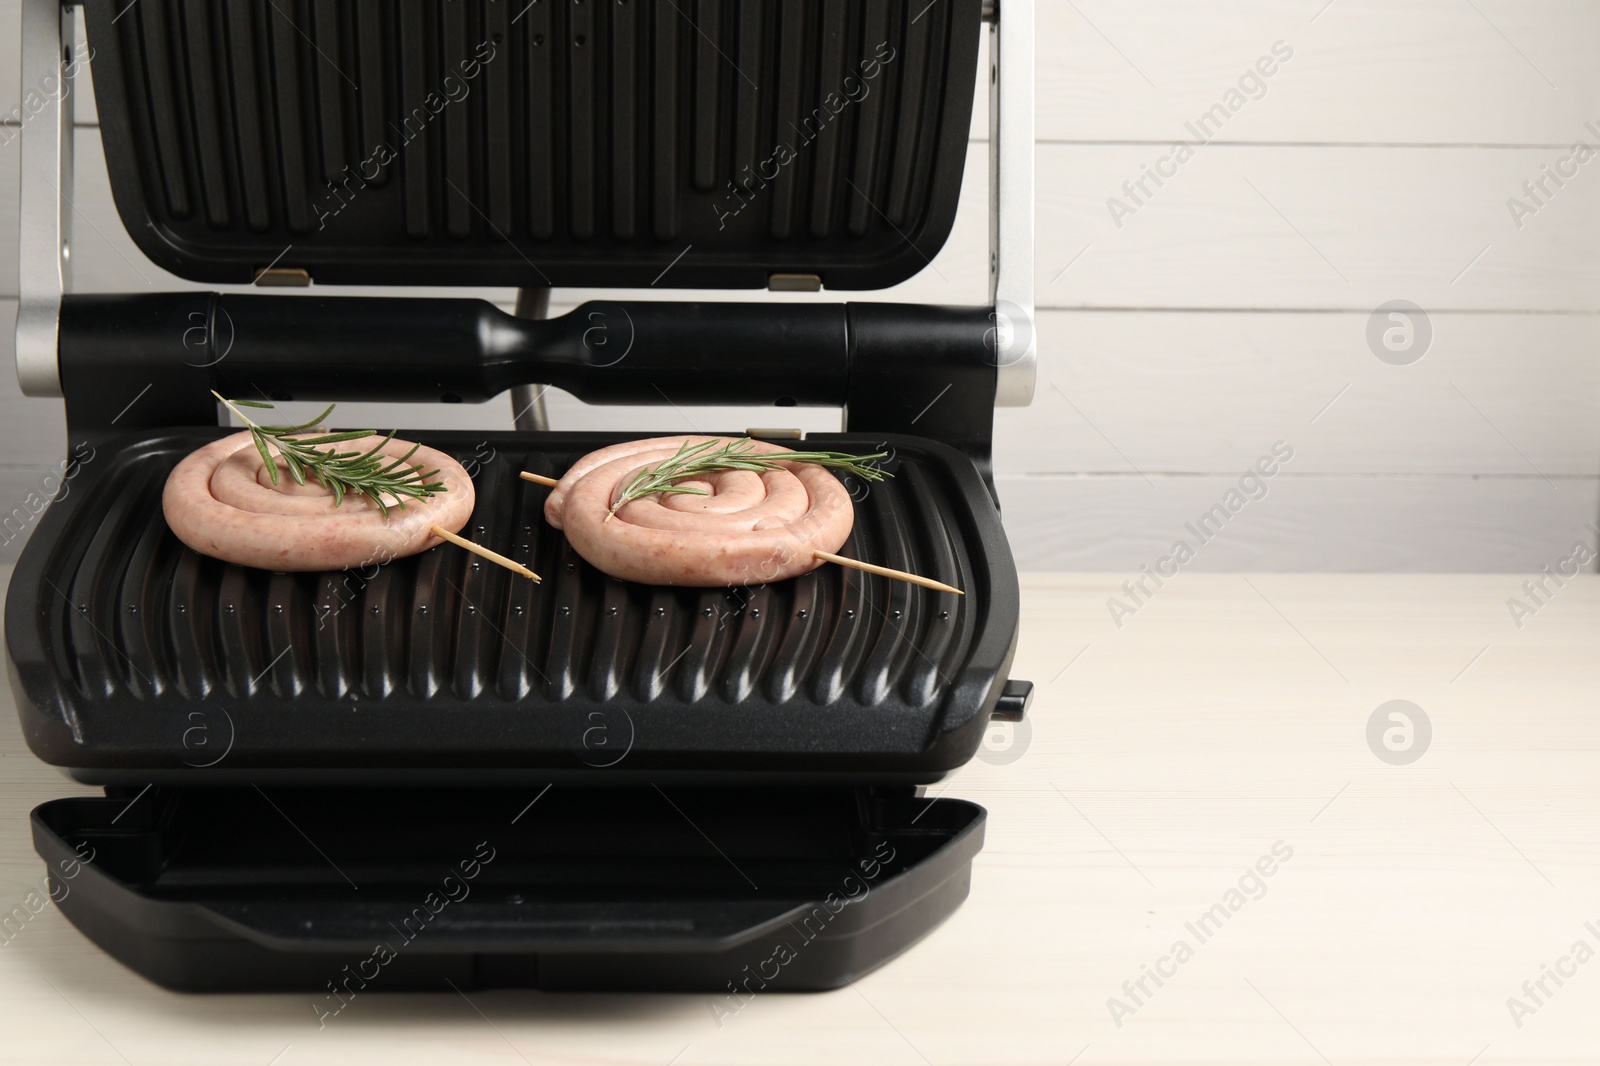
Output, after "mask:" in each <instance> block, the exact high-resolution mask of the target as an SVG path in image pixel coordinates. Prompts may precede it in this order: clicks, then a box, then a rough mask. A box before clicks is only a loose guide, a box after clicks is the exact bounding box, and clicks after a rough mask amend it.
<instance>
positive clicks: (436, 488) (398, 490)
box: [212, 392, 448, 519]
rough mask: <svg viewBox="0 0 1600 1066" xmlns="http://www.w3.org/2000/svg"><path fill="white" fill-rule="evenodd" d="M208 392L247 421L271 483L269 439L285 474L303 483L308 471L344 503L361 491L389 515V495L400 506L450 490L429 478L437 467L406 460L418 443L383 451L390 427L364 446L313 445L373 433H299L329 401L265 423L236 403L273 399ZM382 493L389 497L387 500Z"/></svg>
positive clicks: (314, 424) (274, 462)
mask: <svg viewBox="0 0 1600 1066" xmlns="http://www.w3.org/2000/svg"><path fill="white" fill-rule="evenodd" d="M212 395H213V396H216V397H217V399H218V400H220V401H221V402H222V403H223V404H224V405H226V406H227V407H228V408H229V410H231V411H233V413H234V414H236V415H238V416H239V418H240V419H241V420H242V421H243V422H244V423H245V424H246V425H247V426H249V427H250V437H251V440H252V441H253V442H254V444H255V446H256V450H257V451H258V452H260V453H261V461H262V462H263V463H265V464H266V467H267V475H268V477H270V478H271V479H272V483H273V484H274V485H276V484H278V459H277V458H275V457H274V456H273V454H272V451H270V450H269V444H270V446H271V448H272V449H275V450H276V452H277V456H278V457H279V458H281V459H282V461H283V465H284V467H285V469H287V470H288V471H289V476H290V477H292V478H294V480H295V482H296V484H300V485H304V484H305V483H306V480H305V479H306V475H307V474H309V475H310V476H312V477H314V478H315V479H316V480H317V481H319V482H320V483H322V484H323V485H324V486H326V487H327V489H328V491H329V492H330V493H332V495H333V505H334V506H335V507H338V506H340V505H341V504H343V503H344V501H345V498H346V497H348V496H352V495H354V496H364V497H366V498H367V499H369V500H371V501H372V502H373V503H374V504H376V505H377V507H378V510H379V512H381V513H382V515H383V516H384V518H385V519H387V518H388V517H389V507H390V504H391V501H392V503H393V504H395V505H398V506H399V507H400V508H401V509H402V510H403V509H404V508H405V500H406V499H423V498H425V497H428V496H431V495H433V494H434V493H436V492H446V491H448V486H446V485H445V484H444V483H443V482H442V481H436V480H433V479H434V478H435V477H437V475H438V473H439V471H438V470H428V471H421V470H418V469H416V468H415V467H412V466H409V465H408V464H409V462H410V460H411V457H412V456H414V455H415V454H416V453H417V449H418V448H420V447H421V445H420V444H414V445H412V446H411V450H410V451H408V452H406V453H405V455H403V456H401V457H400V458H398V459H393V460H391V458H390V457H389V456H387V455H383V454H381V452H382V451H383V448H384V446H385V445H387V444H388V443H389V442H390V441H392V440H393V439H394V431H393V430H391V431H390V432H389V433H388V435H387V436H384V437H382V438H381V439H379V440H378V442H377V443H376V444H374V445H373V446H372V447H371V448H368V449H367V450H365V451H358V450H354V449H350V450H343V451H341V450H339V449H337V448H329V449H322V448H319V447H317V445H324V444H343V443H346V442H349V441H354V440H362V439H365V438H367V437H373V436H376V435H377V434H376V433H375V432H374V431H373V430H341V431H339V432H336V433H327V432H324V433H322V434H320V435H317V436H300V434H305V433H311V432H314V431H316V430H317V429H319V428H320V427H321V426H322V424H323V422H325V421H327V418H328V416H329V415H330V414H332V413H333V411H334V405H332V404H329V405H328V407H327V409H326V410H324V411H323V412H322V413H321V414H319V415H318V416H317V417H316V418H314V419H311V420H310V421H308V422H300V423H296V424H293V425H281V426H266V425H260V424H258V423H256V422H254V421H252V420H251V419H250V417H249V416H247V415H246V414H245V413H244V412H243V411H241V410H239V408H240V407H241V406H242V407H259V408H268V409H270V408H272V406H273V405H272V404H269V403H263V402H260V401H257V400H229V399H227V398H225V397H223V396H221V395H220V394H218V393H215V392H213V393H212ZM386 496H387V497H389V500H385V498H384V497H386Z"/></svg>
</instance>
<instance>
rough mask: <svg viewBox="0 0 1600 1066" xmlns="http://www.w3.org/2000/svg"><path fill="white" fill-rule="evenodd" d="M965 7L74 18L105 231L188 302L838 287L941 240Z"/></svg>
mask: <svg viewBox="0 0 1600 1066" xmlns="http://www.w3.org/2000/svg"><path fill="white" fill-rule="evenodd" d="M980 7H981V3H980V0H946V2H945V3H940V4H925V3H923V2H921V0H917V2H901V0H897V2H894V3H891V2H889V0H856V2H848V3H847V2H845V0H783V2H782V3H781V4H774V3H767V2H763V0H700V2H698V3H689V2H687V0H685V2H684V3H672V2H670V0H659V2H654V3H647V2H643V0H640V2H635V3H627V2H622V0H619V2H617V3H611V4H599V3H591V4H583V3H558V2H554V0H541V2H534V3H527V4H526V5H524V4H522V3H502V2H497V0H381V2H380V0H360V2H359V3H343V4H341V3H334V2H332V0H220V2H216V3H194V2H193V0H187V2H185V0H87V3H85V5H84V8H85V10H86V12H87V24H88V32H89V40H90V44H91V45H92V47H93V49H94V52H93V70H94V78H95V90H96V96H97V99H98V102H99V110H100V122H101V137H102V139H103V141H104V144H105V151H106V159H107V163H108V166H109V170H110V175H111V185H112V192H113V194H114V195H115V199H116V203H117V209H118V211H119V213H120V214H121V215H122V219H123V222H124V224H125V225H126V226H127V228H128V231H129V233H130V234H131V235H132V237H133V239H134V241H135V242H136V243H137V244H138V245H139V247H140V248H141V250H143V251H144V253H145V254H146V255H147V256H149V257H150V259H152V260H153V261H154V262H156V263H157V264H159V265H160V266H162V267H164V268H166V269H167V270H170V271H172V272H173V273H176V274H178V275H180V276H182V277H186V278H190V279H193V280H196V281H207V282H218V283H227V282H250V281H252V280H254V279H255V277H256V274H257V271H259V270H261V269H263V268H266V267H268V266H274V267H276V268H277V269H279V270H285V269H288V270H291V271H299V270H303V271H305V272H307V274H309V276H310V277H311V278H312V279H314V280H315V281H318V282H322V283H332V284H385V285H401V284H411V285H422V284H426V285H441V284H445V285H451V284H454V285H518V286H527V287H534V286H544V287H549V286H562V287H573V286H589V287H643V286H648V285H667V286H685V287H702V288H759V287H764V286H767V285H768V284H769V280H770V279H772V278H773V276H774V275H799V276H800V277H799V279H798V280H796V279H794V278H790V279H787V280H786V281H784V280H783V279H780V281H781V282H782V283H786V284H804V283H805V282H806V281H807V280H808V279H809V278H810V277H811V276H816V277H817V278H820V279H821V281H822V283H823V284H825V285H826V286H828V287H829V288H835V289H868V288H883V287H887V286H889V285H893V284H895V283H897V282H900V281H903V280H904V279H906V278H908V277H910V276H911V275H912V274H914V273H916V272H917V271H918V270H920V269H922V268H923V267H924V266H925V265H926V263H927V261H928V259H929V258H931V257H932V256H933V254H934V253H935V252H937V251H938V249H939V248H940V246H942V245H943V243H944V241H945V239H946V237H947V236H948V234H949V231H950V227H951V224H952V222H953V220H954V217H955V209H956V198H957V194H958V193H959V191H960V185H961V176H962V168H963V165H964V163H965V158H966V148H967V135H968V129H969V122H970V119H971V113H972V102H973V93H974V76H975V70H976V63H977V44H978V34H979V28H980V27H979V24H980V16H981V11H980ZM518 9H520V11H519V10H518Z"/></svg>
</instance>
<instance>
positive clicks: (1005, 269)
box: [986, 0, 1039, 407]
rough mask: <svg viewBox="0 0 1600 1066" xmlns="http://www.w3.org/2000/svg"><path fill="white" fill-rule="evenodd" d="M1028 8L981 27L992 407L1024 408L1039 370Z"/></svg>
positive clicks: (1004, 1) (1007, 8) (1015, 6)
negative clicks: (985, 44) (985, 48)
mask: <svg viewBox="0 0 1600 1066" xmlns="http://www.w3.org/2000/svg"><path fill="white" fill-rule="evenodd" d="M1033 3H1034V0H999V2H998V3H997V4H996V5H995V8H994V12H993V18H994V21H993V22H992V23H991V24H990V26H989V295H990V299H991V300H992V301H993V303H994V323H995V326H994V339H995V345H994V357H995V361H996V362H997V363H998V364H999V380H998V381H997V382H996V388H995V397H994V403H995V406H996V407H1026V406H1028V405H1029V404H1030V403H1032V402H1033V391H1034V384H1035V379H1036V378H1037V376H1038V366H1039V337H1038V331H1037V330H1036V329H1035V328H1034V312H1033V34H1034V19H1033ZM986 13H987V12H986ZM1002 59H1003V60H1004V62H1002Z"/></svg>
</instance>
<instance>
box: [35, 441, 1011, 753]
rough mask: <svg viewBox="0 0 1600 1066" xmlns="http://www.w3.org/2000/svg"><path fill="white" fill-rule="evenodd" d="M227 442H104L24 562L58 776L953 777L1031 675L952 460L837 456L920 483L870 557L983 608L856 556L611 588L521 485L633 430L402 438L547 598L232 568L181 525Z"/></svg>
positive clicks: (904, 446)
mask: <svg viewBox="0 0 1600 1066" xmlns="http://www.w3.org/2000/svg"><path fill="white" fill-rule="evenodd" d="M222 432H223V431H221V430H217V429H193V430H183V431H171V432H165V433H160V434H149V435H142V436H141V435H130V436H128V437H124V438H121V439H118V440H114V441H110V442H107V443H105V444H103V445H100V446H99V448H98V451H97V453H96V454H95V455H94V456H93V457H92V458H91V459H89V460H88V461H85V462H83V463H82V464H81V469H80V472H79V473H78V474H77V476H76V477H75V478H74V480H73V481H72V482H71V485H70V492H69V493H68V494H67V495H66V497H65V498H64V499H63V500H61V501H59V502H57V503H56V504H54V505H53V506H52V507H51V508H50V509H49V510H48V511H47V512H46V514H45V515H44V516H43V518H42V520H41V521H40V523H39V526H38V528H37V529H36V531H35V532H34V535H33V537H32V538H31V540H30V541H29V543H28V545H27V547H26V549H25V550H24V552H23V555H22V558H21V560H20V561H19V564H18V566H17V568H16V572H15V575H14V576H13V579H12V583H11V588H10V591H9V594H8V596H7V604H6V641H7V645H8V650H9V652H10V661H11V676H12V683H13V687H14V689H15V690H16V692H17V696H18V699H17V703H18V708H19V713H20V714H21V716H22V719H23V727H24V733H25V734H26V736H27V737H28V742H29V745H30V746H31V747H32V748H33V750H34V752H35V753H37V754H38V755H39V756H40V757H41V758H43V759H45V760H46V761H48V762H51V763H55V764H57V765H61V766H67V767H73V768H78V769H79V770H80V771H92V772H91V773H88V774H87V776H86V779H91V780H93V779H96V778H95V777H94V774H99V775H100V776H99V778H98V780H100V781H103V782H116V781H126V780H135V779H137V780H140V781H141V782H143V781H150V780H156V779H162V780H169V781H170V780H171V776H170V775H171V774H173V773H176V774H182V775H185V777H184V781H185V782H189V783H202V782H206V781H208V780H209V781H211V782H217V783H238V782H239V781H240V780H241V778H240V776H239V775H240V774H241V772H247V773H246V776H244V777H243V780H267V779H269V777H259V778H258V777H257V776H255V775H254V772H255V771H261V770H267V771H274V772H278V771H283V772H287V771H293V772H296V773H299V774H302V775H307V774H309V775H313V776H315V775H316V774H318V773H323V774H325V775H326V776H325V777H324V778H322V779H321V781H322V782H324V783H332V782H334V781H345V782H348V781H350V780H355V779H354V778H349V777H344V776H341V775H343V774H347V773H351V772H356V771H360V772H367V773H370V772H375V771H381V770H396V769H399V770H404V769H416V770H429V771H441V770H444V771H455V770H460V771H484V770H496V771H539V770H548V771H562V772H567V773H579V774H583V773H588V772H590V771H593V772H594V773H600V772H607V771H612V772H614V771H617V770H626V771H646V772H650V773H655V772H677V773H732V772H743V773H750V772H752V771H755V772H763V773H765V772H773V773H789V774H796V773H798V774H821V773H827V774H848V775H858V779H859V778H860V777H861V776H863V775H864V776H872V775H876V779H877V780H887V779H888V778H889V777H890V776H891V775H902V777H901V779H909V778H905V777H904V776H903V775H913V777H914V779H916V780H931V779H933V778H936V777H937V776H938V775H939V774H941V773H943V772H944V771H947V770H949V769H950V768H953V767H955V766H959V765H961V764H962V763H964V762H965V761H966V760H967V759H968V758H970V757H971V755H972V753H973V752H974V751H975V750H976V749H977V746H978V744H979V743H980V742H981V739H982V729H983V727H984V722H985V720H986V719H987V718H988V715H989V712H990V711H991V710H992V708H993V707H994V704H995V701H996V698H997V697H998V695H999V692H1000V688H1001V686H1002V684H1003V682H1004V679H1005V670H1006V668H1007V667H1008V665H1009V663H1010V658H1011V654H1012V650H1013V647H1014V643H1015V639H1016V631H1017V620H1018V612H1019V601H1018V592H1017V578H1016V571H1015V569H1014V567H1013V564H1012V562H1011V555H1010V551H1009V549H1008V547H1007V545H1006V541H1005V536H1004V533H1003V532H1002V530H1001V527H1000V519H999V515H998V513H997V512H996V511H995V509H994V505H993V503H992V501H991V499H990V496H989V494H988V492H987V491H986V489H985V487H984V485H983V483H982V481H981V480H980V478H979V477H978V474H977V472H976V470H974V468H973V467H972V464H971V463H970V461H968V460H967V459H966V458H965V457H964V456H962V455H961V454H960V453H958V452H956V451H954V450H953V449H951V448H948V447H946V446H944V445H941V444H937V443H935V442H932V441H928V440H923V439H920V438H915V437H899V438H890V439H889V440H888V441H887V442H885V441H884V440H882V439H873V438H863V437H853V436H850V435H843V434H839V435H835V434H828V435H822V436H818V437H814V438H813V439H815V440H819V441H825V442H826V443H825V444H824V445H823V446H825V447H830V448H839V449H843V450H848V451H860V452H873V451H878V450H882V449H884V448H885V447H887V448H888V449H889V450H892V452H893V454H894V458H893V460H892V461H891V463H890V464H889V467H888V468H889V469H890V470H891V471H892V472H893V473H894V474H895V477H893V478H892V479H890V480H888V481H886V482H883V483H882V484H878V485H873V486H870V491H866V489H867V488H868V487H867V486H853V487H852V488H853V491H854V492H855V495H857V496H858V497H859V498H858V502H857V504H856V514H857V520H856V526H855V531H854V533H853V534H852V537H851V539H850V542H849V543H848V544H847V545H846V546H845V548H844V549H843V550H844V552H845V553H846V554H849V555H854V556H856V557H858V558H862V559H867V560H871V561H874V562H879V563H883V564H885V565H888V566H893V567H899V568H902V569H906V570H911V571H914V572H917V573H922V574H926V575H928V576H930V577H934V578H938V579H940V580H943V581H946V582H949V583H952V584H955V585H957V586H958V587H961V588H963V589H965V590H966V592H967V595H965V596H953V595H949V594H945V593H936V592H931V591H929V590H926V589H921V588H917V587H915V586H912V585H908V584H904V583H902V582H895V581H889V580H887V579H884V578H880V577H874V576H869V575H865V574H861V573H858V572H856V571H851V570H846V569H844V568H841V567H837V566H825V567H823V568H821V569H819V570H817V571H815V572H813V573H811V574H808V575H805V576H803V577H800V578H796V579H793V580H790V581H783V582H777V583H774V584H769V585H763V586H760V587H756V588H738V589H682V588H663V587H656V586H648V585H638V584H633V583H628V582H623V581H618V580H615V579H613V578H608V577H607V576H606V575H604V574H602V573H600V572H599V571H597V570H595V569H594V568H592V567H590V566H589V565H588V564H587V563H585V562H584V561H583V560H582V559H581V558H579V557H578V556H577V555H576V553H574V552H573V551H572V549H571V548H570V546H568V545H567V543H566V541H565V539H564V538H563V537H562V535H561V534H560V532H559V531H557V530H555V529H553V528H551V527H550V526H549V525H548V524H547V523H546V522H545V521H544V517H543V513H542V506H543V503H544V499H545V496H546V493H547V490H545V489H544V488H542V487H539V486H536V485H533V484H530V483H528V482H526V481H523V480H521V479H520V478H519V477H518V476H517V472H518V471H520V470H528V471H532V472H535V473H542V474H547V475H555V474H560V473H561V472H563V471H565V470H566V469H567V467H568V466H569V464H570V463H571V462H572V461H573V460H575V459H576V458H578V457H579V456H580V455H582V454H584V453H585V452H588V451H590V450H592V449H594V448H598V447H601V446H604V445H606V444H610V443H615V442H616V441H617V440H618V439H619V438H618V437H617V436H615V435H602V434H592V433H591V434H540V435H537V436H529V435H517V434H509V433H507V434H492V435H488V436H482V435H475V434H466V433H415V434H404V433H403V434H402V436H407V437H410V438H411V439H415V440H420V441H422V442H424V443H426V444H429V445H431V446H433V447H436V448H439V449H441V450H443V451H445V452H448V453H450V454H453V455H455V456H456V457H457V458H459V459H461V460H462V461H463V463H464V464H465V465H466V466H467V468H468V470H470V471H472V472H473V475H474V482H475V485H476V488H477V509H476V510H475V512H474V514H473V516H472V518H471V521H470V523H469V525H468V528H467V530H466V532H467V533H468V534H469V535H470V536H472V537H473V538H474V539H476V540H478V541H480V542H482V543H484V544H486V545H487V546H489V547H491V548H494V549H496V550H498V551H500V552H502V553H504V554H507V555H510V556H511V557H513V558H515V559H518V560H521V561H526V562H528V563H529V564H530V565H532V566H533V568H534V569H535V570H537V571H538V572H540V573H541V574H543V575H545V580H544V582H543V584H539V585H535V584H534V583H532V582H529V581H527V580H525V579H523V578H520V577H517V576H515V575H513V574H510V573H509V572H507V571H505V570H503V569H501V568H499V567H496V566H493V565H491V564H489V563H486V562H483V561H482V560H479V559H478V558H477V557H475V556H473V555H470V554H468V553H466V552H463V551H461V550H459V549H457V548H454V547H448V546H446V547H441V548H435V549H433V550H431V551H428V552H424V553H422V554H421V555H418V556H414V557H411V558H406V559H399V560H396V561H394V562H391V563H388V564H386V565H382V566H376V565H375V566H372V567H368V568H362V569H356V570H347V571H341V572H331V573H320V574H316V573H313V574H282V573H269V572H267V571H264V570H255V569H251V568H248V567H239V566H233V565H229V564H225V563H222V562H219V561H217V560H215V559H210V558H207V557H205V556H202V555H199V554H197V553H195V552H193V551H191V550H189V549H188V548H185V547H184V546H183V545H182V544H181V543H180V542H179V541H178V540H177V538H176V537H175V536H174V535H173V534H172V532H171V531H170V530H169V529H168V528H167V525H166V522H165V520H164V519H163V517H162V515H161V508H160V495H161V488H162V485H163V483H164V481H165V479H166V476H167V474H168V472H169V471H170V470H171V469H172V467H173V466H174V465H175V464H176V463H177V462H178V460H179V459H181V458H182V457H183V456H184V455H186V454H187V453H188V452H189V451H191V450H192V449H194V448H195V447H198V446H199V445H201V444H203V443H205V442H206V441H208V440H211V439H214V438H215V437H217V436H218V435H220V434H221V433H222ZM856 490H859V491H856ZM146 772H154V773H151V775H150V776H145V777H143V778H137V777H135V778H130V777H128V775H129V774H135V775H137V774H140V773H146ZM162 775H167V776H165V777H163V776H162ZM206 775H211V776H210V777H209V778H208V777H207V776H206ZM224 775H227V776H224ZM917 775H920V776H917ZM365 780H371V779H370V778H367V779H365ZM301 781H302V783H307V782H306V779H305V778H304V777H302V778H301ZM457 783H478V784H489V783H495V782H494V781H485V780H476V779H467V780H462V779H458V780H457Z"/></svg>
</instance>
